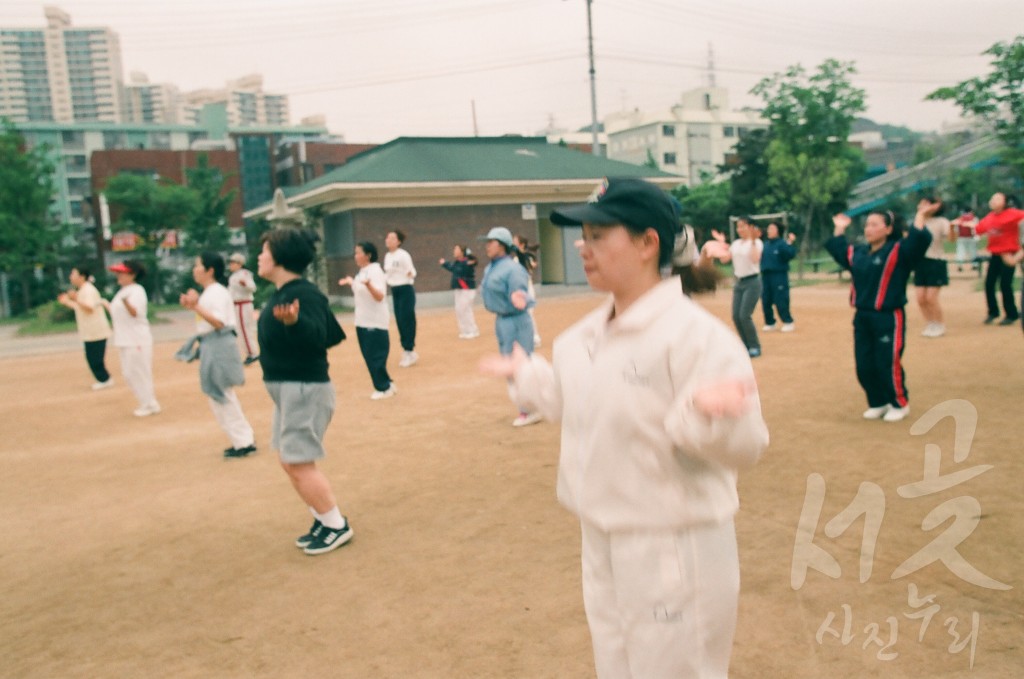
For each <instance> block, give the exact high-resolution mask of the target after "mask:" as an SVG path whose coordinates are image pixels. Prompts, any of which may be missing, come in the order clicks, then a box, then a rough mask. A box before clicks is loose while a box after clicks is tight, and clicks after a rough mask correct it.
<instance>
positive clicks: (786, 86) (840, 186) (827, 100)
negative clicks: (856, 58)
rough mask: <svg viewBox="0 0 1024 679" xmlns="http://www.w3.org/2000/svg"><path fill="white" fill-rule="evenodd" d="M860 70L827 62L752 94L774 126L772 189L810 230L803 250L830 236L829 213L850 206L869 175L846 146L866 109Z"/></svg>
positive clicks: (769, 150) (779, 77) (769, 156)
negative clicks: (857, 76)
mask: <svg viewBox="0 0 1024 679" xmlns="http://www.w3.org/2000/svg"><path fill="white" fill-rule="evenodd" d="M855 72H856V70H855V69H854V67H853V64H852V63H848V62H840V61H836V60H834V59H828V60H826V61H825V62H823V63H822V64H821V65H820V66H818V68H817V71H815V72H814V73H812V74H810V75H808V73H807V72H806V71H805V70H804V68H803V67H802V66H800V65H796V66H791V67H790V68H789V69H787V70H786V71H785V72H784V73H776V74H774V75H772V76H770V77H768V78H765V79H763V80H762V81H761V82H759V83H758V84H757V85H756V86H755V87H754V88H753V90H751V92H752V93H753V94H756V95H758V96H760V97H761V98H762V99H763V100H764V108H763V109H762V114H763V115H764V117H765V118H767V119H768V120H769V123H770V130H769V136H770V141H769V142H768V145H767V147H766V149H765V160H766V163H767V166H768V185H769V188H770V189H771V193H772V194H774V197H775V199H776V200H777V201H778V205H779V206H781V207H782V208H783V209H786V210H789V211H792V212H795V213H796V214H797V216H798V217H799V218H800V221H801V222H802V223H803V224H804V225H805V227H806V229H807V232H806V233H805V235H804V238H802V239H801V251H802V252H806V251H807V250H808V248H810V247H812V246H814V245H816V244H818V243H820V242H822V241H823V240H824V238H825V236H826V235H827V234H830V233H831V230H832V226H831V223H830V221H829V219H828V216H829V214H830V213H831V212H833V211H835V210H836V209H837V208H841V207H842V206H843V205H845V202H846V198H847V196H848V195H849V192H850V190H851V189H852V188H853V186H854V184H855V183H856V181H857V180H858V179H859V178H860V177H861V176H862V175H863V173H864V167H865V165H864V159H863V156H862V154H861V153H860V151H859V150H857V149H855V148H854V147H852V146H851V145H850V144H849V142H848V141H847V137H848V136H849V134H850V129H851V126H852V124H853V120H854V118H855V116H856V115H857V114H858V113H860V112H861V111H863V110H864V109H865V104H864V91H863V90H861V89H859V88H856V87H854V86H853V84H852V83H851V82H850V76H852V75H853V74H854V73H855ZM759 206H764V207H767V206H766V205H764V204H763V203H761V204H759Z"/></svg>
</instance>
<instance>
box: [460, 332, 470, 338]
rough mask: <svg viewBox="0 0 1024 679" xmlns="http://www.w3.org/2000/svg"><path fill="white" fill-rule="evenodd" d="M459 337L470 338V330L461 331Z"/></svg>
mask: <svg viewBox="0 0 1024 679" xmlns="http://www.w3.org/2000/svg"><path fill="white" fill-rule="evenodd" d="M459 339H469V333H468V332H460V333H459Z"/></svg>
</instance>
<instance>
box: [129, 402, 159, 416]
mask: <svg viewBox="0 0 1024 679" xmlns="http://www.w3.org/2000/svg"><path fill="white" fill-rule="evenodd" d="M158 412H160V404H159V403H153V404H151V405H148V406H141V407H139V408H136V409H135V410H133V411H132V415H134V416H135V417H149V416H150V415H156V414H157V413H158Z"/></svg>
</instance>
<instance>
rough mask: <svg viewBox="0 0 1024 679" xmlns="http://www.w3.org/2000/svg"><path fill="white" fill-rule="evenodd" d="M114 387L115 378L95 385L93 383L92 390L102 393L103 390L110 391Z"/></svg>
mask: <svg viewBox="0 0 1024 679" xmlns="http://www.w3.org/2000/svg"><path fill="white" fill-rule="evenodd" d="M112 386H114V378H113V377H111V378H110V379H108V380H107V381H106V382H95V383H93V385H92V390H93V391H100V390H102V389H110V388H111V387H112Z"/></svg>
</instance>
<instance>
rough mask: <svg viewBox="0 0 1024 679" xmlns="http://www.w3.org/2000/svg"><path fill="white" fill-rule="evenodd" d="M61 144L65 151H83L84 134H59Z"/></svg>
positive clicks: (69, 132) (70, 132)
mask: <svg viewBox="0 0 1024 679" xmlns="http://www.w3.org/2000/svg"><path fill="white" fill-rule="evenodd" d="M60 137H61V139H60V140H61V144H63V146H64V148H66V149H84V148H85V133H84V132H80V131H77V130H70V131H66V132H61V135H60Z"/></svg>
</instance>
